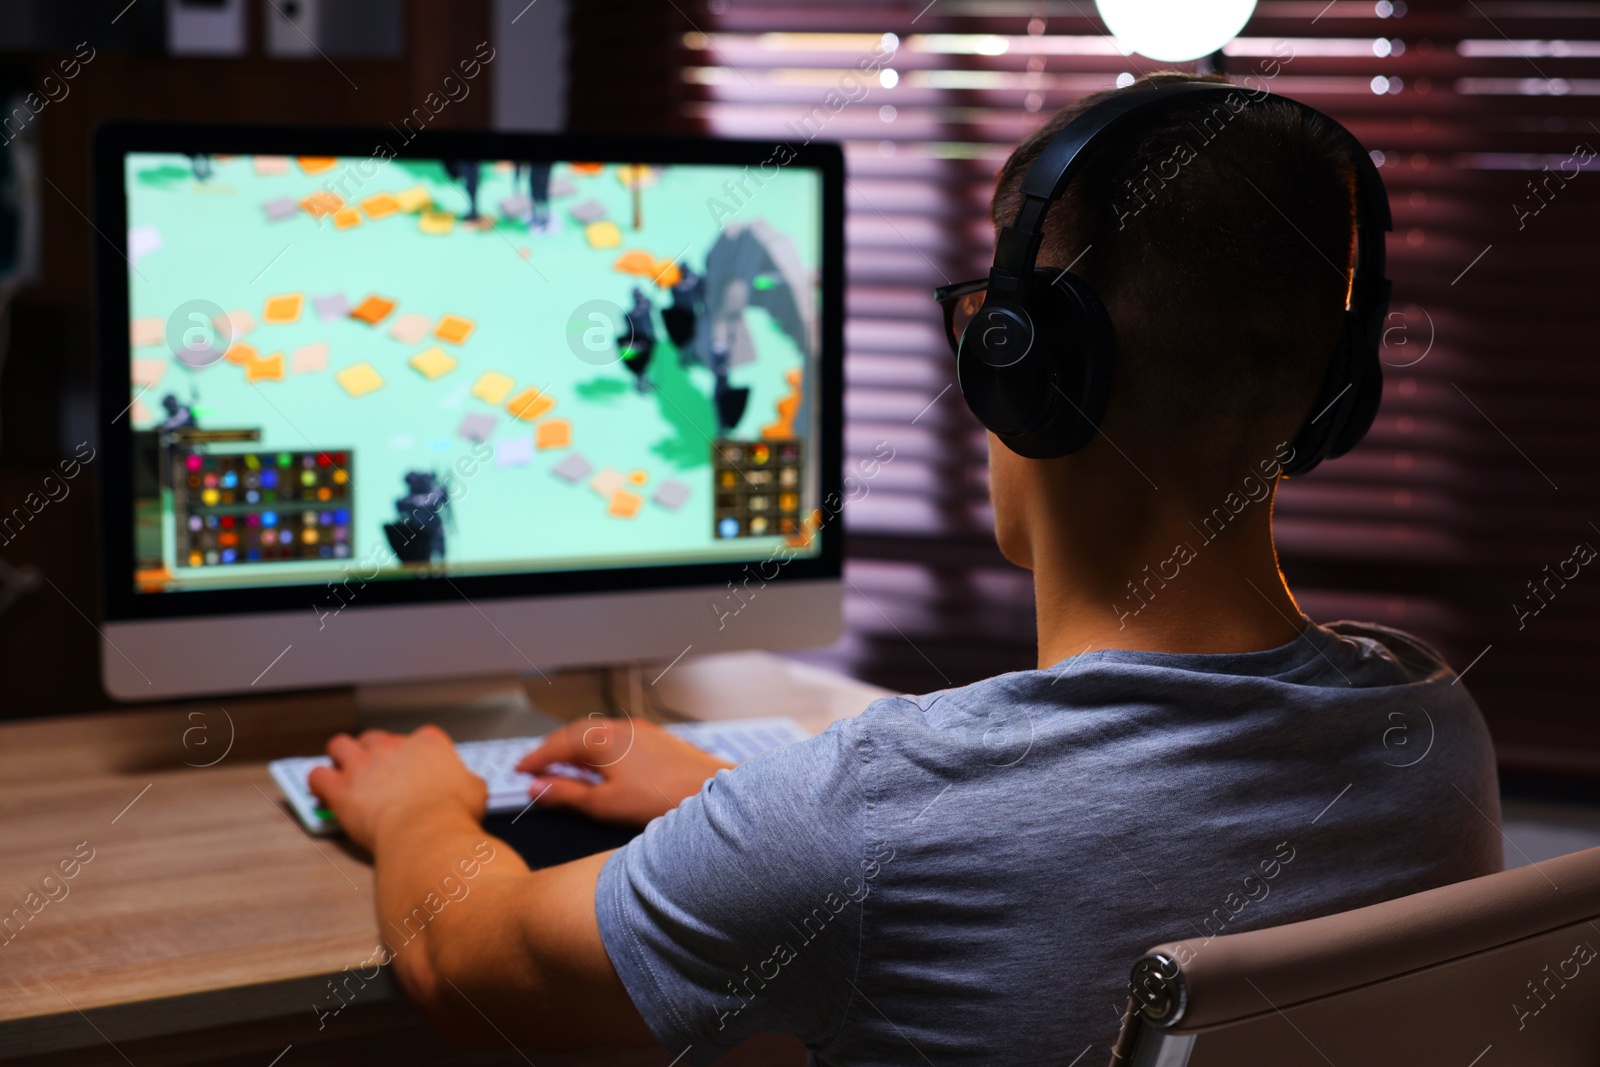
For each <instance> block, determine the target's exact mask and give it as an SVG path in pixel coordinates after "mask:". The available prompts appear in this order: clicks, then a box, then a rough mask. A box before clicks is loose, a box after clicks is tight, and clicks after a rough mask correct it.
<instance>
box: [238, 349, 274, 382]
mask: <svg viewBox="0 0 1600 1067" xmlns="http://www.w3.org/2000/svg"><path fill="white" fill-rule="evenodd" d="M244 380H245V381H247V382H281V381H283V353H282V352H274V353H272V355H270V356H268V357H266V358H265V359H256V360H252V361H250V362H249V363H246V364H245V367H244Z"/></svg>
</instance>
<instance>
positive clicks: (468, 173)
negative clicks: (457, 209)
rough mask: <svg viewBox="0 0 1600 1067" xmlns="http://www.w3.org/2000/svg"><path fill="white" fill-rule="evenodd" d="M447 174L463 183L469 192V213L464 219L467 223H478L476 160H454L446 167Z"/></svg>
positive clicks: (477, 168) (477, 166)
mask: <svg viewBox="0 0 1600 1067" xmlns="http://www.w3.org/2000/svg"><path fill="white" fill-rule="evenodd" d="M444 169H445V173H446V174H449V175H450V177H451V178H453V179H454V180H456V181H458V182H460V183H461V185H462V187H463V188H465V189H466V191H467V213H466V215H464V216H463V218H464V219H465V220H466V221H467V222H476V221H478V219H479V218H480V216H479V214H478V171H479V169H480V168H479V164H478V161H477V160H475V159H454V160H451V161H450V162H448V163H446V164H445V165H444Z"/></svg>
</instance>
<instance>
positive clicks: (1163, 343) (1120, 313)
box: [991, 73, 1355, 480]
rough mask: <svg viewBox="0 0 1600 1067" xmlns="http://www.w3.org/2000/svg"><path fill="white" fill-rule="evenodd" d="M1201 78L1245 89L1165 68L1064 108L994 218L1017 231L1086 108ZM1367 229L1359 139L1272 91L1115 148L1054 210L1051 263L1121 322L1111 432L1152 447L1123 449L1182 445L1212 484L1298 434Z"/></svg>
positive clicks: (1015, 171) (1093, 159)
mask: <svg viewBox="0 0 1600 1067" xmlns="http://www.w3.org/2000/svg"><path fill="white" fill-rule="evenodd" d="M1196 80H1214V81H1218V82H1223V83H1226V81H1227V79H1225V78H1223V77H1221V76H1219V75H1212V76H1210V77H1200V78H1197V77H1196V76H1195V75H1191V74H1181V73H1159V74H1154V75H1151V76H1149V77H1147V78H1143V79H1140V80H1139V81H1137V82H1134V83H1133V84H1132V85H1130V86H1128V87H1127V88H1125V89H1114V90H1109V91H1107V92H1101V93H1095V94H1094V95H1092V96H1088V97H1085V98H1084V99H1083V100H1082V101H1080V102H1079V103H1077V104H1076V105H1073V106H1071V107H1068V108H1065V109H1063V110H1061V111H1060V112H1058V113H1057V114H1056V115H1055V116H1053V117H1052V118H1051V119H1050V120H1049V121H1048V122H1046V123H1045V124H1044V125H1043V126H1042V127H1040V129H1039V130H1037V131H1036V132H1035V133H1033V134H1032V135H1031V136H1029V137H1028V138H1027V139H1026V140H1024V141H1023V142H1022V143H1021V144H1020V145H1018V146H1017V148H1016V149H1015V151H1013V152H1012V153H1011V157H1010V158H1009V159H1008V160H1007V161H1006V163H1005V166H1004V167H1003V168H1001V170H1000V174H999V180H998V182H997V184H996V188H995V194H994V201H993V205H992V208H991V212H992V217H993V219H994V221H995V222H996V223H997V224H998V225H1006V224H1009V223H1011V222H1012V221H1013V220H1014V219H1015V217H1016V213H1017V208H1018V206H1019V204H1020V202H1021V193H1020V186H1021V184H1022V179H1023V177H1024V176H1025V175H1026V174H1027V171H1028V168H1029V167H1031V166H1032V165H1033V163H1034V160H1035V159H1037V158H1038V156H1039V153H1040V152H1041V151H1042V150H1043V148H1044V146H1045V145H1046V144H1047V143H1048V142H1049V141H1050V138H1051V137H1053V136H1054V135H1055V134H1056V133H1058V132H1060V130H1061V129H1062V127H1064V126H1065V125H1066V124H1067V123H1068V122H1070V121H1072V120H1073V119H1074V118H1076V117H1077V116H1078V115H1079V114H1081V113H1082V112H1083V111H1084V110H1085V109H1087V108H1088V107H1090V106H1092V105H1094V104H1096V103H1099V102H1100V101H1102V100H1106V99H1108V98H1111V97H1115V96H1117V95H1119V94H1121V93H1124V92H1130V91H1132V90H1134V89H1137V88H1145V87H1149V86H1151V85H1156V84H1164V83H1168V82H1173V81H1196ZM1354 227H1355V165H1354V161H1353V159H1352V156H1351V149H1350V147H1349V143H1348V141H1346V140H1345V139H1344V138H1343V137H1342V136H1341V135H1340V134H1339V132H1338V131H1337V129H1336V128H1335V127H1334V126H1333V125H1332V124H1331V123H1330V122H1327V121H1325V120H1322V119H1320V118H1317V117H1311V116H1307V115H1306V114H1305V113H1304V112H1302V111H1301V110H1300V109H1299V108H1296V107H1294V106H1293V105H1291V104H1286V103H1283V102H1281V101H1276V100H1273V99H1271V98H1270V97H1268V96H1266V95H1265V94H1262V93H1259V92H1252V91H1250V90H1248V89H1245V88H1243V87H1240V88H1239V89H1238V91H1237V93H1236V94H1223V93H1217V94H1207V95H1205V96H1203V97H1202V98H1201V99H1198V100H1192V101H1185V102H1183V103H1180V104H1178V105H1176V106H1175V107H1173V108H1172V109H1170V110H1169V111H1167V112H1166V113H1165V114H1164V116H1162V117H1161V118H1159V119H1157V120H1156V121H1155V122H1154V123H1149V122H1142V123H1137V124H1136V127H1135V128H1133V129H1131V130H1127V131H1122V132H1119V133H1116V134H1113V135H1112V136H1111V137H1109V138H1107V139H1106V140H1105V141H1102V142H1097V143H1096V144H1095V147H1094V148H1093V150H1092V154H1091V156H1090V157H1089V158H1088V159H1087V160H1086V161H1085V163H1084V165H1083V166H1082V167H1081V168H1080V169H1079V170H1078V171H1077V173H1076V174H1075V175H1074V177H1073V179H1072V182H1071V184H1070V185H1069V186H1068V188H1067V190H1066V192H1065V194H1064V195H1063V196H1062V197H1061V199H1060V200H1058V201H1057V202H1056V203H1055V204H1054V205H1053V206H1052V207H1051V209H1050V212H1049V215H1048V216H1047V220H1046V226H1045V236H1044V243H1043V245H1042V247H1041V248H1040V253H1039V264H1040V265H1041V266H1054V267H1065V266H1067V265H1068V264H1075V265H1074V266H1073V268H1072V270H1073V273H1075V274H1077V275H1079V276H1081V277H1082V278H1083V279H1084V280H1086V281H1087V282H1089V283H1090V284H1091V285H1092V286H1093V287H1094V288H1095V290H1096V292H1097V293H1098V294H1099V295H1100V297H1101V299H1102V300H1103V301H1104V302H1105V304H1106V308H1107V311H1108V312H1109V313H1110V315H1111V320H1112V324H1113V327H1114V330H1115V333H1116V345H1117V365H1116V370H1115V374H1114V380H1113V384H1112V392H1111V400H1110V405H1109V408H1108V412H1107V422H1108V423H1109V424H1110V425H1111V426H1114V427H1115V429H1116V430H1120V432H1121V434H1122V435H1123V436H1125V437H1135V438H1137V440H1131V441H1130V440H1122V439H1120V438H1119V439H1118V441H1117V444H1118V447H1120V448H1123V449H1127V450H1128V451H1130V452H1134V453H1136V454H1140V453H1142V454H1144V455H1147V456H1154V455H1157V454H1158V453H1169V454H1170V453H1172V452H1173V450H1177V452H1178V454H1179V455H1181V456H1185V457H1193V459H1192V462H1191V463H1189V464H1188V465H1189V466H1193V467H1197V468H1199V469H1197V471H1196V473H1197V475H1199V476H1200V477H1201V479H1202V480H1204V476H1203V475H1200V469H1203V468H1211V469H1213V470H1214V471H1215V473H1216V475H1217V477H1218V478H1232V477H1233V475H1234V474H1235V469H1234V468H1236V467H1239V466H1250V467H1253V466H1255V465H1256V463H1257V462H1258V461H1259V460H1266V459H1270V458H1272V456H1273V455H1274V453H1275V451H1276V446H1277V445H1278V443H1279V442H1282V441H1286V440H1292V439H1293V437H1294V435H1295V433H1296V431H1297V430H1298V429H1299V428H1300V426H1301V425H1302V424H1303V423H1304V422H1305V420H1306V419H1307V418H1308V417H1309V416H1310V415H1311V414H1312V412H1311V410H1310V408H1311V405H1312V403H1313V402H1314V400H1315V399H1316V396H1317V391H1318V388H1319V386H1320V385H1321V383H1322V379H1323V376H1324V375H1325V374H1326V372H1327V365H1328V360H1329V358H1330V356H1331V355H1332V353H1333V349H1334V346H1335V344H1336V343H1337V341H1338V339H1339V336H1340V315H1341V314H1343V312H1344V308H1345V303H1346V300H1347V299H1348V295H1349V284H1350V272H1351V269H1352V265H1353V261H1354V253H1355V240H1354V235H1355V229H1354ZM1113 432H1115V431H1113Z"/></svg>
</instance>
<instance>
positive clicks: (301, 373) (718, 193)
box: [102, 138, 836, 615]
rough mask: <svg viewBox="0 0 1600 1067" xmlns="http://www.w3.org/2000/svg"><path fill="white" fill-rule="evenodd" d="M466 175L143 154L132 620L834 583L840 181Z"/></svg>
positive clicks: (124, 173)
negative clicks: (824, 396) (832, 464)
mask: <svg viewBox="0 0 1600 1067" xmlns="http://www.w3.org/2000/svg"><path fill="white" fill-rule="evenodd" d="M235 140H237V138H235ZM280 140H281V139H280ZM185 147H188V148H197V147H198V146H196V145H194V144H193V143H192V142H190V143H188V144H186V146H185ZM451 147H452V149H454V151H452V152H451V153H449V154H446V153H443V152H441V153H440V155H439V157H438V158H427V157H423V156H406V157H399V158H387V157H386V156H385V155H384V154H383V153H382V152H381V151H380V152H378V153H376V154H372V155H363V154H358V153H355V152H351V153H349V154H335V153H328V154H299V155H295V154H274V153H268V152H239V151H229V152H224V151H220V150H219V151H200V150H189V151H173V150H154V149H152V150H137V149H132V150H128V151H125V152H122V153H120V160H119V162H120V178H121V185H122V193H123V205H122V206H123V209H124V211H125V222H126V230H125V233H126V244H125V246H124V249H123V251H124V252H125V257H124V258H125V260H126V262H125V265H123V266H121V267H120V268H119V269H120V270H122V271H123V272H124V273H125V277H126V294H127V301H126V322H125V324H124V325H123V329H125V330H126V334H127V337H128V345H127V349H126V359H127V367H128V376H127V385H128V392H127V393H126V395H124V396H122V397H121V402H122V404H126V405H127V406H126V407H125V408H124V410H123V411H122V412H121V413H120V415H119V418H118V420H117V421H120V422H122V423H124V424H125V425H124V426H121V427H113V429H114V430H115V431H117V432H120V433H124V434H126V435H127V437H126V438H125V439H124V440H125V441H126V442H127V444H128V449H127V454H128V457H129V463H130V470H129V472H128V473H129V475H130V477H129V479H128V491H127V499H126V502H127V506H128V509H129V512H130V513H129V514H128V515H127V519H128V521H127V523H126V524H124V523H122V522H120V521H119V522H113V523H109V524H108V526H107V536H108V538H112V537H116V538H119V539H120V537H121V535H122V533H121V532H123V531H125V534H126V539H127V543H126V544H125V545H123V546H121V547H120V548H119V547H118V546H117V545H111V546H110V548H111V549H112V551H110V552H109V553H108V559H109V560H110V561H111V562H112V563H113V564H115V563H116V562H117V561H118V560H127V561H130V563H129V565H128V566H127V567H126V568H125V572H123V573H113V574H112V575H110V576H109V577H108V579H107V588H108V590H111V591H112V592H115V587H116V586H118V585H121V587H122V589H123V590H125V591H126V592H128V593H129V594H130V596H128V597H127V598H126V602H127V603H129V604H137V603H139V602H145V603H150V602H156V601H161V602H166V603H172V602H181V601H182V600H183V599H184V598H186V597H188V598H190V599H193V600H196V601H197V602H203V603H204V604H205V605H206V610H208V611H209V610H218V611H233V610H243V609H244V608H246V607H249V606H250V605H252V604H265V603H267V601H263V600H260V599H254V600H252V599H251V598H250V596H246V597H243V598H242V599H241V598H240V597H238V596H236V595H235V594H242V593H245V592H247V591H252V592H251V596H254V595H255V594H254V592H253V591H262V590H271V589H282V588H284V587H294V588H299V589H301V593H302V594H303V593H304V588H303V587H312V589H313V590H315V591H316V593H315V595H314V596H313V597H312V598H311V600H312V602H313V603H323V604H324V607H329V608H331V607H333V606H334V605H335V604H336V603H339V602H340V589H341V588H343V589H348V588H353V587H355V586H354V584H355V583H359V586H360V587H361V588H363V589H366V588H368V587H369V586H371V587H381V586H385V585H391V586H399V585H403V584H405V583H410V584H411V586H412V587H416V586H418V585H426V584H430V583H431V584H432V585H435V586H437V585H439V584H446V585H452V586H454V584H455V583H456V582H458V581H460V582H468V583H471V585H472V588H474V589H475V590H476V591H477V592H478V593H493V592H498V591H502V590H511V589H515V590H518V591H522V592H528V591H534V592H536V591H537V590H538V588H539V584H538V581H537V579H538V578H539V577H540V576H547V577H548V576H552V575H567V576H570V575H572V574H575V573H583V574H595V573H597V572H605V571H618V570H631V572H632V573H633V574H635V575H636V576H643V575H644V574H645V573H646V572H649V573H650V574H652V575H653V577H651V578H650V579H649V581H648V582H647V584H661V583H663V582H670V581H671V578H670V577H666V578H663V576H662V573H661V572H662V569H663V568H667V569H672V568H680V569H681V568H694V567H696V566H699V567H701V568H702V570H701V571H699V572H698V573H699V575H700V577H701V578H702V579H703V578H704V576H705V574H707V573H711V572H708V571H705V570H704V569H703V568H704V567H706V566H708V565H716V566H719V567H720V568H722V570H721V571H718V572H716V573H717V574H718V575H719V576H720V575H721V573H722V572H723V571H727V570H729V569H730V567H732V566H735V565H748V564H758V565H765V566H766V567H768V568H770V567H771V566H773V565H776V566H780V567H781V566H788V565H790V564H791V563H793V562H795V561H801V562H802V568H801V569H807V568H805V567H804V566H803V561H806V560H816V559H818V558H819V556H820V555H821V554H822V552H823V548H824V545H825V543H826V541H827V539H828V538H829V537H830V536H832V533H831V531H829V530H826V529H824V528H823V527H824V526H825V525H826V523H825V522H824V512H823V507H822V505H823V497H824V494H825V490H826V489H827V486H828V479H827V478H826V477H825V476H824V464H825V462H826V460H827V459H828V457H827V456H826V455H825V454H824V449H823V447H822V442H823V440H824V437H825V435H824V432H823V429H824V427H823V420H824V418H825V417H826V416H825V411H824V408H825V407H826V405H825V404H824V403H823V402H822V400H821V398H820V397H819V393H820V392H821V390H822V389H823V388H824V385H825V382H826V380H827V376H826V375H824V374H823V373H821V369H822V368H821V365H822V359H823V352H824V348H825V347H826V345H825V334H826V332H827V331H826V328H825V325H824V321H823V316H824V304H825V301H824V285H823V277H822V276H823V270H824V262H825V256H826V255H827V250H826V249H825V247H824V245H825V239H824V235H825V226H824V214H825V199H826V197H825V195H824V169H825V168H823V167H820V166H816V165H788V166H779V165H768V164H772V160H771V159H766V160H765V162H762V161H761V160H756V161H755V165H752V163H750V162H739V161H738V160H737V159H733V160H730V161H728V162H712V161H694V160H687V161H686V160H683V159H675V160H668V161H657V162H650V161H648V160H644V161H640V160H638V159H633V158H629V157H624V158H621V159H618V158H610V159H606V158H579V159H572V158H538V157H537V155H535V154H534V153H528V154H524V155H520V156H518V157H512V156H509V155H502V156H493V155H489V154H487V153H484V154H480V155H479V157H478V158H462V156H463V155H465V154H466V152H467V151H468V150H470V149H471V148H473V147H474V146H473V145H472V144H471V143H470V141H469V142H467V143H463V144H456V145H452V146H451ZM280 151H281V149H280ZM770 153H771V146H767V148H766V150H765V152H764V153H763V155H770ZM690 154H691V155H692V154H693V153H690ZM530 155H531V156H533V158H529V156H530ZM102 180H105V179H102ZM103 336H105V335H104V334H103ZM119 395H120V394H119ZM835 399H836V398H835ZM115 406H121V405H115ZM108 410H109V409H108ZM835 432H836V431H835ZM519 578H520V580H521V581H520V584H517V581H516V580H518V579H519ZM500 579H505V580H506V581H509V582H511V584H502V585H495V584H492V583H493V582H494V581H495V580H500ZM602 584H603V583H602ZM456 588H460V587H459V586H457V587H456ZM563 588H564V589H566V590H570V589H572V588H574V586H573V584H572V583H571V582H570V581H569V582H566V583H564V584H563ZM324 590H329V591H331V596H332V599H329V594H328V593H324V592H323V591H324ZM206 594H211V595H209V596H208V595H206ZM219 594H221V595H219ZM445 595H454V594H453V593H446V594H445ZM406 598H407V594H406V593H405V592H403V591H400V590H399V589H391V590H390V595H389V596H385V597H382V598H381V599H385V600H394V599H406ZM113 599H114V600H116V601H123V600H124V598H123V597H122V596H121V595H117V596H114V597H113ZM305 599H306V598H305V597H304V596H303V595H299V596H297V598H296V602H299V601H303V600H305ZM369 599H370V597H369ZM274 601H275V602H276V603H279V604H283V603H287V602H286V601H284V600H283V598H281V597H278V598H274ZM157 613H160V614H168V613H170V611H168V610H161V611H159V612H157ZM132 614H139V615H142V614H146V612H144V611H137V610H136V611H134V612H132Z"/></svg>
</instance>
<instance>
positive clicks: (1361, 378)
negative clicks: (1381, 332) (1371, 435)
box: [1328, 315, 1383, 459]
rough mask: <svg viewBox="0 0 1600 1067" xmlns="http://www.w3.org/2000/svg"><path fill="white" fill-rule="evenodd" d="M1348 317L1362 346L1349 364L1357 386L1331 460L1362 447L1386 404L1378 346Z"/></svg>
mask: <svg viewBox="0 0 1600 1067" xmlns="http://www.w3.org/2000/svg"><path fill="white" fill-rule="evenodd" d="M1348 317H1349V318H1350V320H1351V321H1352V327H1351V332H1352V334H1353V335H1354V336H1355V344H1356V345H1357V346H1359V347H1357V348H1356V350H1355V351H1354V352H1353V353H1352V355H1351V360H1350V362H1351V368H1352V370H1353V371H1354V374H1353V378H1354V381H1355V385H1354V386H1353V387H1352V388H1351V390H1350V396H1349V398H1348V399H1349V402H1350V406H1349V411H1348V413H1347V415H1346V417H1345V419H1344V422H1343V423H1342V424H1341V425H1340V426H1339V428H1338V429H1337V430H1336V431H1335V434H1334V438H1333V440H1332V441H1331V442H1330V443H1329V446H1328V458H1329V459H1338V458H1339V457H1340V456H1342V455H1344V454H1345V453H1346V452H1349V451H1350V450H1351V449H1352V448H1355V447H1356V445H1358V444H1360V443H1361V439H1362V438H1363V437H1365V436H1366V435H1367V431H1368V430H1370V429H1372V423H1373V420H1375V419H1376V418H1377V417H1378V406H1379V405H1380V404H1381V403H1382V402H1383V363H1382V361H1381V360H1379V359H1378V346H1377V343H1376V341H1375V339H1373V338H1372V336H1371V334H1370V333H1369V332H1364V331H1358V330H1357V328H1356V327H1355V325H1354V319H1355V316H1354V315H1350V316H1348Z"/></svg>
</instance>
